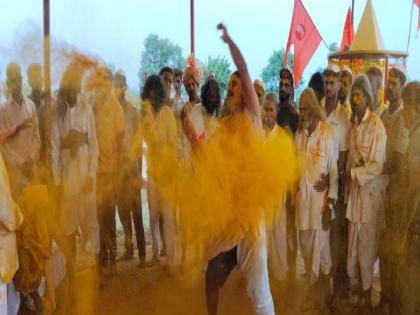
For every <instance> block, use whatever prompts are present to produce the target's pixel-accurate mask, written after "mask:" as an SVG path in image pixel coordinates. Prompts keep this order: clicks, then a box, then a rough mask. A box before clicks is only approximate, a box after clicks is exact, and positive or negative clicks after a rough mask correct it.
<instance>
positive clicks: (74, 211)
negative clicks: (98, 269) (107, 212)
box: [60, 189, 100, 254]
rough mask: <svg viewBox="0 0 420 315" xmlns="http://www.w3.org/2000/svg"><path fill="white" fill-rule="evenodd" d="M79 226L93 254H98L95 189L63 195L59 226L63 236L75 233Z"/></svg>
mask: <svg viewBox="0 0 420 315" xmlns="http://www.w3.org/2000/svg"><path fill="white" fill-rule="evenodd" d="M79 226H80V228H81V230H82V233H83V236H84V237H86V239H87V240H88V241H89V242H90V244H91V247H92V249H93V254H99V247H100V243H99V222H98V216H97V208H96V194H95V189H93V190H92V192H90V193H80V194H77V195H75V196H64V198H63V200H62V203H61V214H60V228H61V231H62V232H63V234H64V235H65V236H70V235H73V234H74V233H76V231H77V228H78V227H79Z"/></svg>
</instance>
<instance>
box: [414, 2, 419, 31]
mask: <svg viewBox="0 0 420 315" xmlns="http://www.w3.org/2000/svg"><path fill="white" fill-rule="evenodd" d="M414 3H415V4H416V6H417V8H419V22H418V24H417V31H419V30H420V0H414Z"/></svg>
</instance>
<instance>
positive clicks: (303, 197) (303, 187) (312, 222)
mask: <svg viewBox="0 0 420 315" xmlns="http://www.w3.org/2000/svg"><path fill="white" fill-rule="evenodd" d="M295 139H296V148H297V152H298V155H299V156H300V157H301V158H302V159H303V164H304V165H303V172H302V175H301V177H300V179H299V186H298V191H297V193H296V200H295V205H296V227H297V229H298V230H299V239H300V245H301V252H302V256H303V259H304V261H305V266H306V269H307V271H308V272H309V270H312V272H313V274H314V275H315V277H318V275H319V271H320V269H322V270H321V271H322V272H323V273H324V274H328V273H329V271H330V268H331V252H330V244H329V243H330V242H329V230H327V231H324V230H322V227H321V225H322V213H323V212H324V209H325V206H326V201H327V198H330V199H334V200H337V189H338V187H337V184H338V180H337V177H338V174H337V160H336V154H335V151H334V139H333V137H332V134H331V131H330V129H329V128H328V126H327V125H326V124H324V123H323V122H321V121H320V122H318V124H317V127H316V129H315V130H314V131H313V132H312V134H310V135H308V131H307V130H303V129H298V131H297V132H296V136H295ZM321 174H325V175H329V180H330V183H329V187H328V190H326V191H324V192H317V191H316V190H315V188H314V185H315V184H316V182H317V181H319V179H320V177H321Z"/></svg>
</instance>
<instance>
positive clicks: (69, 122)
mask: <svg viewBox="0 0 420 315" xmlns="http://www.w3.org/2000/svg"><path fill="white" fill-rule="evenodd" d="M71 130H75V131H78V132H81V133H85V134H87V143H85V144H83V145H81V146H80V147H79V148H78V151H77V154H76V156H75V157H74V159H73V158H72V157H71V153H70V150H69V149H68V148H61V143H62V140H63V139H64V138H65V137H66V136H67V135H68V134H69V132H70V131H71ZM51 163H52V172H53V177H54V183H55V184H56V185H62V186H63V193H64V195H65V196H75V195H77V194H79V193H81V189H82V185H83V183H84V182H85V181H86V180H87V178H88V177H90V178H91V179H92V180H93V181H94V182H95V179H96V169H97V164H98V143H97V139H96V130H95V120H94V117H93V112H92V107H91V106H90V104H89V103H87V102H86V101H85V100H83V99H82V98H79V100H78V102H77V104H76V105H75V106H73V107H70V106H68V107H67V111H66V113H65V116H64V119H61V117H58V116H57V117H55V119H54V121H53V124H52V128H51Z"/></svg>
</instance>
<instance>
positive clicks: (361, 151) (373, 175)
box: [345, 75, 387, 314]
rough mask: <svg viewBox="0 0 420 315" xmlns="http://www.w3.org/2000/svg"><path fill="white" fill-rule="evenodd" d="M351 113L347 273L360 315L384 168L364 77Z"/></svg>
mask: <svg viewBox="0 0 420 315" xmlns="http://www.w3.org/2000/svg"><path fill="white" fill-rule="evenodd" d="M350 95H351V97H350V103H351V107H352V112H353V120H352V123H353V125H352V129H351V130H350V135H349V138H350V150H349V158H348V162H347V170H346V173H345V182H346V184H347V185H348V187H349V195H348V202H347V211H346V218H347V219H348V221H349V222H348V231H349V233H348V257H347V273H348V276H349V278H350V290H351V298H352V302H353V303H357V302H358V299H359V297H360V295H361V297H362V299H361V301H360V303H358V304H357V305H358V307H359V308H360V309H359V311H360V312H361V314H369V312H370V311H371V307H372V306H371V297H372V281H373V265H374V263H375V260H376V258H377V242H378V240H377V230H378V229H379V228H380V225H381V222H380V212H381V211H380V210H381V209H380V207H381V199H382V194H381V189H380V186H381V185H382V183H381V182H382V180H381V177H380V175H381V174H382V170H383V165H384V162H385V153H386V152H385V151H386V141H387V135H386V131H385V127H384V125H383V123H382V121H381V119H380V118H379V117H378V116H377V115H375V114H374V113H372V112H371V111H370V109H369V107H370V105H371V104H372V101H373V97H372V90H371V86H370V82H369V80H368V78H367V76H366V75H361V76H359V77H357V78H356V80H355V81H354V83H353V86H352V89H351V94H350Z"/></svg>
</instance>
